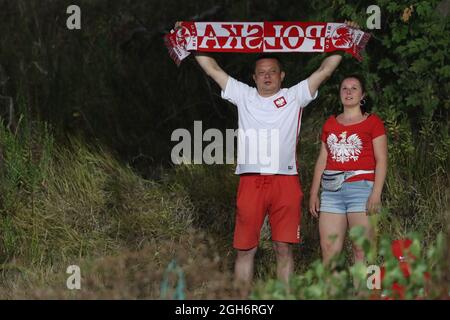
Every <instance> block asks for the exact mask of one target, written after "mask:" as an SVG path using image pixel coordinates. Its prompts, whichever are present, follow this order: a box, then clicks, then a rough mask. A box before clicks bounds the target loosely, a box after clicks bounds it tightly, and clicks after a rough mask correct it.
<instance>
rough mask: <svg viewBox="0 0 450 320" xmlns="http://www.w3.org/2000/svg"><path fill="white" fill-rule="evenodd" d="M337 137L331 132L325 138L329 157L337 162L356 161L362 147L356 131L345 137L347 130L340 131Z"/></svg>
mask: <svg viewBox="0 0 450 320" xmlns="http://www.w3.org/2000/svg"><path fill="white" fill-rule="evenodd" d="M339 137H340V138H341V140H338V137H336V135H335V134H334V133H331V134H330V135H329V136H328V138H327V145H328V148H329V150H330V153H331V158H332V159H333V160H334V161H337V162H341V163H344V162H348V161H350V160H353V161H357V160H358V158H359V155H360V154H361V149H362V147H363V145H362V141H361V139H360V138H359V137H358V135H357V134H356V133H354V134H352V135H350V136H349V137H348V138H347V131H344V132H342V133H341V134H340V135H339Z"/></svg>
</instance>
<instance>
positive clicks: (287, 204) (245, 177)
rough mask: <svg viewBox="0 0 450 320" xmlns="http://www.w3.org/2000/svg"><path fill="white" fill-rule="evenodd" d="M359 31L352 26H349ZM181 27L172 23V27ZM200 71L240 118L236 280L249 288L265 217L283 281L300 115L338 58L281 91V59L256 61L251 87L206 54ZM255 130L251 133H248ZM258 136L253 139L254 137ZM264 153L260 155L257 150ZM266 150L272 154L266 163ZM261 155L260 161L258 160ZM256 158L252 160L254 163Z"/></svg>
mask: <svg viewBox="0 0 450 320" xmlns="http://www.w3.org/2000/svg"><path fill="white" fill-rule="evenodd" d="M347 24H348V25H350V26H351V27H357V25H356V24H355V23H347ZM178 27H179V23H178V22H177V24H175V28H178ZM195 59H196V60H197V62H198V64H199V65H200V67H201V68H202V69H203V70H204V71H205V72H206V74H207V75H208V76H210V77H211V78H212V79H213V80H214V81H215V82H216V83H217V84H218V85H219V86H220V88H221V89H222V98H223V99H226V100H228V101H230V102H231V103H233V104H235V105H236V106H237V109H238V116H239V130H240V131H239V135H238V165H237V168H236V173H237V174H239V175H240V181H239V188H238V194H237V210H236V225H235V232H234V241H233V246H234V248H235V249H237V257H236V261H235V280H236V281H237V283H239V284H242V285H244V287H248V286H249V284H250V283H251V281H252V278H253V266H254V257H255V253H256V250H257V246H258V243H259V235H260V230H261V227H262V225H263V223H264V218H265V215H266V213H268V216H269V222H270V226H271V231H272V241H273V245H274V250H275V253H276V259H277V276H278V278H279V279H280V280H282V281H285V282H286V283H287V282H288V280H289V276H290V275H291V274H292V272H293V270H294V259H293V248H292V247H293V246H292V245H293V244H294V243H298V242H299V239H300V218H301V201H302V198H303V193H302V191H301V186H300V182H299V179H298V172H297V164H296V153H295V148H296V144H297V137H298V133H299V126H300V120H301V111H302V108H303V107H305V106H306V105H307V104H308V103H309V102H311V101H312V100H313V99H315V98H316V96H317V91H318V88H319V86H320V85H321V84H322V83H323V82H324V81H325V80H326V79H327V78H329V77H330V76H331V74H332V73H333V71H334V70H335V69H336V68H337V66H338V65H339V63H340V62H341V60H342V57H341V55H338V54H335V55H331V56H329V57H327V58H326V59H324V60H323V62H322V64H321V66H320V67H319V69H317V70H316V71H315V72H314V73H313V74H311V75H310V76H309V77H308V78H307V79H306V80H303V81H301V82H300V83H298V84H297V85H295V86H293V87H291V88H289V89H282V88H281V85H282V82H283V80H284V77H285V71H284V70H283V66H282V63H281V61H280V60H279V58H277V57H275V56H271V55H262V56H260V57H259V58H258V59H257V60H256V62H255V68H254V74H253V80H254V81H255V84H256V88H252V87H250V86H248V85H246V84H244V83H242V82H239V81H237V80H235V79H234V78H232V77H231V76H229V75H228V74H227V73H226V72H225V71H224V70H222V68H221V67H220V66H219V65H218V64H217V62H216V60H215V59H214V58H212V57H210V56H208V55H204V54H196V56H195ZM251 130H253V131H255V132H256V134H255V135H251V134H249V133H248V132H249V131H251ZM255 137H256V138H255ZM261 149H264V151H261ZM267 150H270V152H269V155H268V160H269V163H267V161H262V158H264V156H266V157H267ZM258 156H259V157H258ZM255 159H256V161H254V160H255Z"/></svg>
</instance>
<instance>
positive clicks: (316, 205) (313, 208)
mask: <svg viewBox="0 0 450 320" xmlns="http://www.w3.org/2000/svg"><path fill="white" fill-rule="evenodd" d="M319 210H320V200H319V196H317V195H311V197H310V198H309V212H310V213H311V215H312V216H313V217H314V218H318V217H319Z"/></svg>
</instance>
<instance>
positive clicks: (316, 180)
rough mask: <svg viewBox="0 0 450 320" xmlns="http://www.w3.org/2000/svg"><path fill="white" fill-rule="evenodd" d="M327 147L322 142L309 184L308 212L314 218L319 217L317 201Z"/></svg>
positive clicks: (318, 202)
mask: <svg viewBox="0 0 450 320" xmlns="http://www.w3.org/2000/svg"><path fill="white" fill-rule="evenodd" d="M327 157H328V152H327V147H326V145H325V143H324V142H323V141H322V145H321V147H320V153H319V157H318V158H317V161H316V166H315V167H314V177H313V180H312V184H311V191H310V195H309V212H311V214H312V215H313V216H314V217H316V218H317V217H319V210H320V201H319V189H320V179H321V177H322V173H323V171H324V170H325V167H326V166H327Z"/></svg>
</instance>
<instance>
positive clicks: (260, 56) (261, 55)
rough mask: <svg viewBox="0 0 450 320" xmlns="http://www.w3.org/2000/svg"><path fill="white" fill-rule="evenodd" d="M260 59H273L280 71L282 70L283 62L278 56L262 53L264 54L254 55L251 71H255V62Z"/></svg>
mask: <svg viewBox="0 0 450 320" xmlns="http://www.w3.org/2000/svg"><path fill="white" fill-rule="evenodd" d="M262 59H275V60H276V61H277V63H278V66H279V67H280V71H283V62H282V61H281V59H280V57H278V56H277V55H275V54H271V53H264V54H260V55H258V56H257V57H256V59H255V62H254V64H253V72H255V70H256V63H257V62H258V61H259V60H262Z"/></svg>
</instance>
